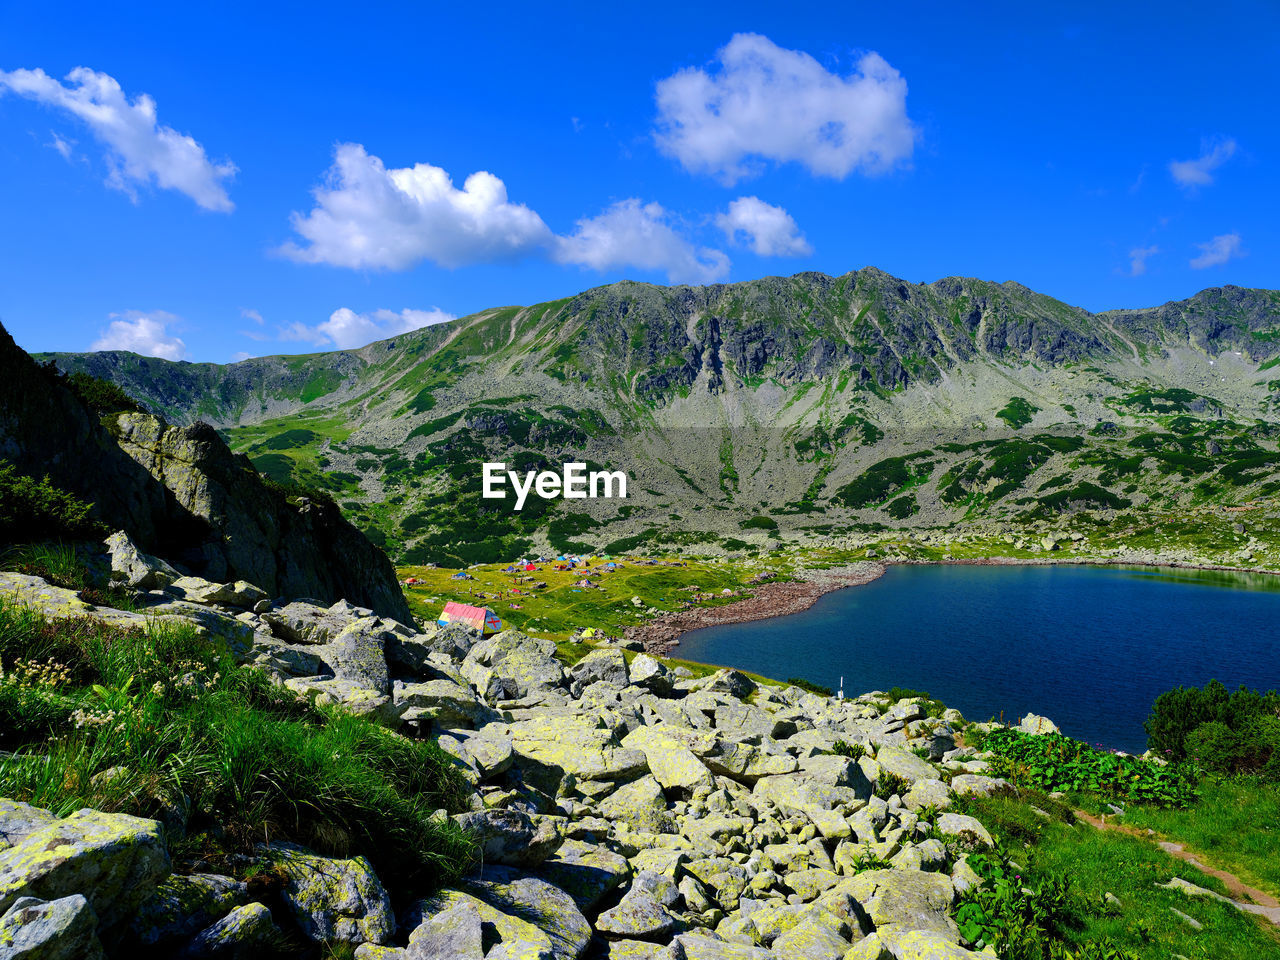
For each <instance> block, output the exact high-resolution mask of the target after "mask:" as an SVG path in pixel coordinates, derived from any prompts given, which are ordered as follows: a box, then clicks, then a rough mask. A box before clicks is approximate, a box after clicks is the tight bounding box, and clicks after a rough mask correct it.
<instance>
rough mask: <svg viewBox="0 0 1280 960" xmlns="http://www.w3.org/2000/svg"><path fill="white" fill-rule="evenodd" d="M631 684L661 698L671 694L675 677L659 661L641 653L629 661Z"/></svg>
mask: <svg viewBox="0 0 1280 960" xmlns="http://www.w3.org/2000/svg"><path fill="white" fill-rule="evenodd" d="M631 683H632V684H633V685H635V686H638V687H643V688H644V689H646V690H648V691H650V692H651V693H655V694H657V695H658V696H660V697H663V696H666V695H667V694H669V693H670V692H671V688H672V687H673V686H674V685H675V677H674V676H673V675H672V673H671V671H670V670H668V669H667V668H666V666H665V665H664V664H662V663H661V662H660V661H658V660H656V659H654V658H653V657H651V656H649V655H648V654H647V653H641V654H637V655H636V657H635V658H634V659H632V661H631Z"/></svg>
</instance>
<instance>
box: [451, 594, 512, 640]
mask: <svg viewBox="0 0 1280 960" xmlns="http://www.w3.org/2000/svg"><path fill="white" fill-rule="evenodd" d="M436 623H438V624H440V626H442V627H443V626H445V625H446V624H449V623H465V624H466V625H467V626H469V627H470V628H471V629H472V630H478V631H479V632H480V633H481V634H482V635H483V634H488V633H497V632H499V631H500V630H501V629H502V620H501V619H500V618H499V617H498V615H497V614H496V613H494V612H493V611H492V610H490V609H489V608H488V607H472V606H469V605H468V604H465V603H457V602H456V601H453V600H450V601H449V602H448V603H446V604H445V605H444V609H443V610H441V611H440V617H439V619H438V620H437V621H436Z"/></svg>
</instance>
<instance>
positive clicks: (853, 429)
mask: <svg viewBox="0 0 1280 960" xmlns="http://www.w3.org/2000/svg"><path fill="white" fill-rule="evenodd" d="M52 359H53V360H55V362H57V363H58V364H59V365H60V366H61V367H62V368H63V369H66V370H81V371H86V372H89V373H91V374H93V375H95V376H99V377H104V378H107V379H110V380H112V381H113V382H115V383H117V384H119V385H120V386H121V387H123V388H124V389H125V390H126V391H128V392H129V393H130V394H131V395H132V396H135V397H137V398H138V399H139V400H141V401H142V402H143V403H145V404H146V405H148V406H149V407H151V408H152V409H154V410H156V411H158V412H162V413H164V414H165V415H166V416H168V417H170V418H172V419H173V420H175V421H176V422H184V423H185V422H192V421H194V420H196V419H203V420H205V421H207V422H209V423H211V424H213V425H214V426H215V427H217V428H218V429H219V430H220V431H221V432H222V433H223V435H224V436H225V437H226V438H227V439H228V442H229V443H230V444H231V446H232V447H233V449H235V450H237V451H240V452H244V453H246V454H248V455H249V456H250V457H251V458H252V459H253V461H254V463H255V464H256V465H257V466H258V467H259V469H261V470H262V471H263V472H265V473H267V474H268V475H270V476H273V477H276V478H277V479H280V480H288V481H291V482H300V483H304V484H309V485H313V486H317V487H322V488H324V489H327V490H329V491H330V492H331V493H332V494H333V496H334V497H335V498H336V499H338V500H339V501H340V502H341V504H342V506H343V509H344V510H345V511H346V513H347V514H348V516H350V517H351V518H352V519H353V520H354V521H355V522H356V523H358V524H359V525H360V526H361V527H362V528H363V529H365V530H366V531H368V532H369V533H370V535H371V536H373V537H375V538H376V539H377V540H378V541H379V542H381V543H383V544H385V546H386V547H387V549H388V551H389V552H391V553H392V555H393V556H395V557H397V558H398V559H400V560H404V561H416V562H424V561H441V562H449V563H455V564H456V563H461V562H472V561H476V560H493V559H499V558H501V557H510V556H513V555H518V554H519V553H520V552H521V551H522V550H524V549H529V548H531V547H532V546H534V545H538V546H543V545H546V544H548V543H549V545H550V546H552V547H553V548H556V549H562V550H563V549H573V548H574V547H575V546H580V547H585V546H593V547H597V548H600V547H606V546H612V547H613V548H614V549H617V550H623V549H634V548H636V547H638V546H640V545H650V546H656V545H658V544H665V545H667V546H668V547H673V546H681V547H684V548H686V549H693V548H696V549H698V550H702V551H711V552H714V551H717V550H721V549H735V548H741V547H742V546H745V545H748V544H751V545H755V546H760V545H764V544H766V543H769V542H772V541H775V540H782V541H786V540H788V539H797V538H804V539H812V538H815V537H828V536H838V535H839V533H840V532H841V531H847V530H850V529H855V530H856V529H864V530H865V529H881V528H884V527H932V526H939V525H948V526H954V525H957V524H962V525H963V524H989V523H992V522H1010V521H1012V522H1018V521H1027V520H1032V519H1043V518H1044V517H1045V516H1049V517H1053V516H1059V515H1061V514H1062V513H1064V512H1078V511H1080V510H1090V511H1096V512H1099V513H1100V515H1103V516H1105V515H1106V514H1107V513H1108V512H1114V511H1115V510H1124V509H1128V508H1130V507H1132V508H1135V509H1143V508H1147V507H1150V508H1152V509H1161V508H1162V507H1164V506H1165V505H1177V506H1180V507H1186V506H1189V505H1193V504H1203V503H1238V502H1243V501H1247V500H1249V499H1251V498H1254V497H1257V496H1270V495H1272V494H1274V493H1275V492H1276V491H1277V489H1280V483H1278V482H1277V480H1276V476H1275V475H1276V467H1277V465H1280V454H1277V451H1276V440H1277V438H1278V437H1280V425H1278V424H1277V412H1276V403H1277V400H1280V378H1269V376H1268V374H1267V372H1266V371H1267V370H1269V369H1270V368H1271V367H1272V366H1274V365H1275V364H1276V363H1277V362H1278V361H1280V292H1277V291H1267V290H1245V289H1241V288H1236V287H1223V288H1217V289H1210V290H1205V291H1203V292H1201V293H1199V294H1197V295H1196V296H1194V297H1192V298H1191V299H1189V300H1185V301H1180V302H1177V303H1170V304H1165V305H1164V306H1162V307H1156V308H1152V309H1146V310H1116V311H1109V312H1106V313H1100V314H1091V313H1089V312H1087V311H1084V310H1081V309H1079V308H1075V307H1071V306H1068V305H1066V304H1064V303H1061V302H1059V301H1057V300H1054V299H1052V298H1050V297H1046V296H1043V295H1040V294H1037V293H1035V292H1033V291H1031V290H1028V289H1027V288H1025V287H1023V286H1021V285H1019V284H1016V283H1004V284H995V283H988V282H985V281H979V280H972V279H964V278H948V279H945V280H939V281H937V282H935V283H930V284H911V283H906V282H904V281H901V280H898V279H896V278H894V277H891V276H889V275H887V274H885V273H883V272H881V271H878V270H876V269H874V268H867V269H864V270H859V271H856V272H853V273H849V274H845V275H844V276H841V277H828V276H825V275H822V274H814V273H806V274H799V275H797V276H794V277H789V278H782V277H770V278H765V279H762V280H757V281H752V282H748V283H737V284H719V285H714V286H708V287H688V286H680V287H658V286H653V285H649V284H639V283H631V282H623V283H617V284H612V285H609V286H606V287H600V288H596V289H593V290H588V291H586V292H585V293H582V294H580V295H578V296H576V297H572V298H569V299H565V300H559V301H554V302H551V303H544V304H538V305H535V306H532V307H523V308H522V307H505V308H501V309H495V310H486V311H482V312H481V313H478V314H475V315H473V316H470V317H466V318H463V319H460V320H457V321H454V322H452V323H450V324H444V325H440V326H436V327H430V328H427V329H424V330H419V331H416V332H414V333H410V334H406V335H403V336H400V337H396V338H394V339H391V340H387V341H382V342H379V343H374V344H370V345H369V346H367V347H363V348H361V349H359V350H350V351H338V352H333V353H325V354H314V355H309V356H292V357H266V358H260V359H255V360H249V361H245V362H243V363H238V364H232V365H229V366H218V365H213V364H187V363H170V362H167V361H162V360H155V359H149V358H142V357H137V356H134V355H131V354H125V353H118V352H108V353H99V354H76V355H58V356H56V357H53V358H52ZM484 460H505V461H507V462H509V463H513V464H516V465H518V466H520V467H521V468H522V469H527V468H530V467H533V466H539V465H556V466H558V465H559V464H560V463H562V462H565V461H566V460H585V461H587V462H589V463H594V464H599V465H606V466H608V467H610V468H611V469H621V470H624V471H626V472H627V473H628V475H629V476H630V477H631V487H630V490H629V498H628V500H627V502H626V503H625V504H619V503H618V502H616V501H611V500H594V501H592V500H588V501H576V502H574V503H572V504H569V505H566V504H564V503H555V504H548V503H546V502H543V501H534V502H531V504H530V505H529V506H527V507H526V508H525V510H524V511H522V512H520V513H516V512H514V511H513V510H512V509H511V506H510V501H507V502H502V501H483V500H481V499H480V497H479V475H480V463H481V462H482V461H484Z"/></svg>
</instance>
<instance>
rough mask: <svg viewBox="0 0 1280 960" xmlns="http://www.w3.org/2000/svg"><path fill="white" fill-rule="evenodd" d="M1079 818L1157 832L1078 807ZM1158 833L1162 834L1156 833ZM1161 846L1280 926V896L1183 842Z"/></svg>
mask: <svg viewBox="0 0 1280 960" xmlns="http://www.w3.org/2000/svg"><path fill="white" fill-rule="evenodd" d="M1075 813H1076V817H1077V819H1080V820H1083V821H1085V822H1086V823H1088V824H1091V825H1092V826H1094V827H1096V828H1097V829H1099V830H1114V831H1116V832H1117V833H1124V834H1128V835H1129V836H1131V837H1138V838H1139V839H1141V840H1152V839H1153V835H1151V834H1148V833H1147V832H1146V831H1143V830H1139V829H1138V828H1137V827H1131V826H1129V825H1127V824H1124V823H1115V822H1108V821H1107V820H1106V818H1104V817H1095V816H1094V815H1093V814H1091V813H1085V812H1084V811H1083V810H1077V811H1076V812H1075ZM1155 836H1158V834H1157V835H1155ZM1154 842H1155V844H1156V846H1158V847H1159V848H1160V849H1161V850H1163V851H1164V852H1165V853H1167V854H1169V856H1171V857H1173V858H1175V859H1177V860H1181V861H1183V862H1184V863H1189V864H1191V865H1192V866H1193V867H1195V868H1196V869H1197V870H1199V871H1201V872H1202V873H1207V874H1209V876H1211V877H1217V878H1218V879H1219V880H1221V881H1222V884H1223V886H1225V887H1226V888H1227V891H1228V892H1229V893H1230V894H1231V896H1230V898H1229V899H1230V901H1231V903H1233V904H1235V906H1236V907H1237V908H1238V909H1240V910H1243V911H1244V912H1245V913H1252V914H1253V915H1254V916H1258V917H1262V918H1263V919H1264V920H1269V921H1270V922H1271V923H1273V924H1275V925H1276V926H1278V927H1280V900H1277V899H1276V898H1275V897H1273V896H1271V894H1269V893H1264V892H1263V891H1261V890H1259V889H1258V888H1257V887H1251V886H1249V885H1248V884H1247V883H1245V882H1244V881H1243V880H1241V879H1240V878H1239V877H1237V876H1236V875H1235V874H1234V873H1228V872H1227V871H1226V870H1219V869H1218V868H1217V867H1210V866H1208V865H1206V864H1205V863H1203V862H1202V861H1201V860H1200V859H1198V858H1197V857H1196V856H1195V854H1193V853H1191V852H1190V851H1188V850H1187V849H1186V848H1185V847H1183V845H1182V844H1180V843H1173V842H1171V841H1169V840H1155V841H1154Z"/></svg>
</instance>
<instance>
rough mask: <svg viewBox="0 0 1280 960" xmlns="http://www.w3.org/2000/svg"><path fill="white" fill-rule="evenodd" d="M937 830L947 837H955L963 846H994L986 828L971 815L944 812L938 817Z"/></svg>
mask: <svg viewBox="0 0 1280 960" xmlns="http://www.w3.org/2000/svg"><path fill="white" fill-rule="evenodd" d="M937 827H938V832H939V833H941V834H943V835H944V836H948V837H956V838H958V839H959V841H960V842H961V843H962V844H963V845H965V846H971V847H983V848H986V847H991V846H994V844H993V842H992V840H991V834H989V833H987V828H986V827H984V826H983V825H982V824H981V823H980V822H979V821H977V820H975V819H974V818H973V817H967V816H965V815H964V814H962V813H944V814H943V815H942V816H940V817H939V818H938V823H937Z"/></svg>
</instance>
